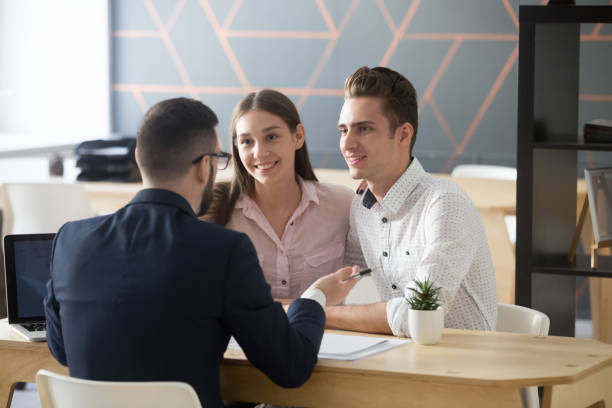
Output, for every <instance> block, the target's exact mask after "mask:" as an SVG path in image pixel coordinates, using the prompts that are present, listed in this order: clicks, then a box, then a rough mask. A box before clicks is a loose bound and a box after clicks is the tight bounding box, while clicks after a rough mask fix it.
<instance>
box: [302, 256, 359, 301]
mask: <svg viewBox="0 0 612 408" xmlns="http://www.w3.org/2000/svg"><path fill="white" fill-rule="evenodd" d="M357 273H359V267H358V266H353V267H350V266H347V267H346V268H342V269H338V270H337V271H336V272H334V273H330V274H329V275H325V276H322V277H320V278H319V279H317V281H316V282H315V283H313V284H312V286H314V287H315V288H319V289H321V290H322V291H323V293H325V297H326V298H327V305H328V306H332V305H337V304H338V303H340V302H342V301H343V300H344V298H345V297H346V295H348V294H349V292H350V291H351V289H353V287H354V286H355V284H356V283H357V281H358V280H359V279H357V278H355V279H350V280H348V281H346V282H343V280H344V279H346V278H348V277H349V276H351V275H355V274H357Z"/></svg>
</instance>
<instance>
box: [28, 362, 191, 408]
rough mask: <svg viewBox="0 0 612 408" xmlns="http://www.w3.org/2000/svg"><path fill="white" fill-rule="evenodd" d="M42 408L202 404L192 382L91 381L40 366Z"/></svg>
mask: <svg viewBox="0 0 612 408" xmlns="http://www.w3.org/2000/svg"><path fill="white" fill-rule="evenodd" d="M36 384H37V385H38V395H39V397H40V403H41V406H42V408H81V407H88V408H109V407H113V408H150V407H153V408H155V407H160V408H161V407H165V408H166V407H173V408H201V407H202V405H201V404H200V400H199V399H198V396H197V394H196V393H195V391H194V389H193V388H192V387H191V385H189V384H187V383H183V382H112V381H90V380H82V379H79V378H71V377H67V376H65V375H60V374H56V373H52V372H50V371H47V370H39V371H38V373H37V374H36Z"/></svg>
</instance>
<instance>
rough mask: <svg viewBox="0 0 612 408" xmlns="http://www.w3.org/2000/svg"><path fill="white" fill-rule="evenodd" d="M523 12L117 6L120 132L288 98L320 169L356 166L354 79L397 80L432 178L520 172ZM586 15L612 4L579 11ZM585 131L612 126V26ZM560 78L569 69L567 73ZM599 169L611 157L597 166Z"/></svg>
mask: <svg viewBox="0 0 612 408" xmlns="http://www.w3.org/2000/svg"><path fill="white" fill-rule="evenodd" d="M519 3H520V4H541V2H540V1H525V0H521V1H520V2H519V1H517V0H290V1H288V0H232V1H230V0H113V1H112V2H111V24H112V25H111V32H112V54H111V55H112V58H111V61H112V64H111V66H112V71H111V72H112V75H111V80H112V98H111V100H112V126H113V130H114V131H116V132H119V133H121V134H127V135H133V134H135V131H136V127H137V124H138V121H139V120H140V118H141V115H142V113H143V112H144V111H145V110H146V109H147V108H148V107H149V106H151V105H152V104H154V103H155V102H157V101H159V100H161V99H165V98H169V97H174V96H178V95H190V96H192V97H194V98H199V99H201V100H202V101H203V102H204V103H206V104H208V105H210V106H211V107H212V108H213V109H214V110H215V111H216V112H217V113H218V115H219V117H220V120H221V123H220V126H219V129H218V130H219V134H220V136H221V138H222V140H223V143H224V145H225V146H226V148H227V143H228V123H229V118H230V116H231V111H232V109H233V107H234V105H235V104H236V103H237V101H238V100H239V99H240V98H241V97H242V96H243V95H244V94H245V93H247V92H250V91H252V90H254V89H259V88H267V87H270V88H276V89H279V90H281V91H283V92H285V93H286V94H287V95H289V96H290V97H291V99H292V100H293V101H294V102H295V103H296V104H297V106H298V108H299V110H300V114H301V116H302V120H303V122H304V125H305V126H306V130H307V141H308V144H309V150H310V152H311V156H312V159H313V164H314V165H315V166H316V167H344V166H345V165H344V161H343V159H342V157H341V156H340V153H339V151H338V132H337V130H336V123H337V120H338V114H339V111H340V108H341V106H342V103H343V97H342V87H343V83H344V79H345V77H346V76H347V75H349V74H350V73H352V72H353V71H355V69H357V68H358V67H360V66H362V65H368V66H376V65H384V66H388V67H390V68H393V69H395V70H397V71H399V72H401V73H402V74H404V75H405V76H406V77H407V78H408V79H410V80H411V81H412V82H413V84H414V86H415V87H416V89H417V92H418V95H419V104H420V124H419V133H418V137H417V142H416V146H415V153H416V155H418V156H419V158H420V159H421V161H422V162H423V164H424V165H425V168H426V169H428V170H429V171H437V172H440V171H450V170H451V169H452V168H453V167H454V166H455V165H457V164H460V163H487V164H501V165H510V166H514V165H515V162H516V157H515V156H516V120H517V119H516V118H517V107H516V106H517V76H518V74H517V72H518V69H517V68H518V63H517V60H518V49H517V41H518V17H517V16H518V6H519ZM577 4H610V1H609V0H605V1H597V0H591V1H580V0H578V2H577ZM581 58H582V62H581V87H580V93H581V97H580V123H581V124H582V123H583V122H584V121H586V120H590V119H594V118H612V75H611V74H610V72H611V71H610V67H611V66H612V26H611V25H585V26H584V27H583V36H582V45H581ZM560 68H561V67H560ZM582 161H583V162H584V163H587V164H588V163H591V165H595V164H597V163H600V162H605V161H606V157H605V156H604V157H598V156H596V155H593V154H585V155H584V156H583V157H582Z"/></svg>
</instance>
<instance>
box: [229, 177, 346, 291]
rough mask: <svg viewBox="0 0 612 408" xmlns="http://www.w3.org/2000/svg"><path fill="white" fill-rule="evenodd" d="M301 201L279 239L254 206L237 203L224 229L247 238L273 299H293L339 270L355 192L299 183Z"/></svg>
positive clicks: (246, 200) (248, 200) (245, 199)
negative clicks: (249, 239)
mask: <svg viewBox="0 0 612 408" xmlns="http://www.w3.org/2000/svg"><path fill="white" fill-rule="evenodd" d="M299 182H300V187H301V190H302V198H301V200H300V203H299V204H298V206H297V208H296V210H295V212H294V213H293V215H292V216H291V218H290V219H289V222H288V223H287V226H286V228H285V231H284V233H283V236H282V237H281V238H279V237H278V236H277V235H276V233H275V232H274V230H273V229H272V226H271V225H270V223H269V222H268V219H267V218H266V217H265V216H264V215H263V213H262V212H261V210H260V209H259V207H258V206H257V204H256V203H255V201H253V200H252V199H251V198H250V197H248V196H246V195H244V196H242V197H240V198H238V201H237V202H236V206H235V208H234V211H233V213H232V217H231V219H230V222H229V223H228V224H227V227H228V228H230V229H233V230H235V231H240V232H244V233H245V234H247V235H248V236H249V238H251V241H253V245H255V249H256V250H257V255H258V257H259V263H260V265H261V267H262V269H263V272H264V276H265V278H266V281H267V282H268V283H269V284H270V286H271V287H272V296H273V297H275V298H297V297H299V296H300V295H301V294H302V292H304V291H305V290H306V289H307V288H308V287H309V286H310V285H311V284H312V283H313V282H314V281H315V280H317V279H318V278H319V277H321V276H323V275H326V274H328V273H331V272H334V271H336V270H338V269H340V268H341V267H342V266H343V265H342V263H343V258H344V246H345V243H346V236H347V233H348V229H349V209H350V206H351V201H352V198H353V195H354V193H353V192H352V191H351V190H349V189H348V188H346V187H344V186H339V185H334V184H327V183H317V182H313V181H304V180H302V179H299Z"/></svg>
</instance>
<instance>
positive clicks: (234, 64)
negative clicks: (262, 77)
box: [200, 0, 251, 93]
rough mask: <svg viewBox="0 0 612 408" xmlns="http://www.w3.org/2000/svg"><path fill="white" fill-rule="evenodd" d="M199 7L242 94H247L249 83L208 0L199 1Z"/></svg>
mask: <svg viewBox="0 0 612 408" xmlns="http://www.w3.org/2000/svg"><path fill="white" fill-rule="evenodd" d="M200 5H201V6H202V8H203V9H204V12H205V13H206V16H207V17H208V21H210V24H211V26H212V28H213V30H214V32H215V35H216V36H217V38H218V39H219V43H221V47H222V48H223V51H224V52H225V55H226V56H227V58H228V60H229V62H230V64H231V66H232V69H233V70H234V73H235V74H236V76H237V77H238V80H239V81H240V84H241V85H242V88H243V89H244V93H247V92H249V91H250V89H251V87H250V86H249V81H248V80H247V77H246V75H245V74H244V71H243V70H242V67H241V66H240V62H239V61H238V58H236V55H235V54H234V50H233V49H232V47H231V45H230V44H229V41H228V40H227V38H226V37H225V35H224V31H225V30H223V29H222V28H221V26H220V25H219V22H218V21H217V17H215V13H213V11H212V8H211V7H210V4H209V3H208V0H200Z"/></svg>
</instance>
